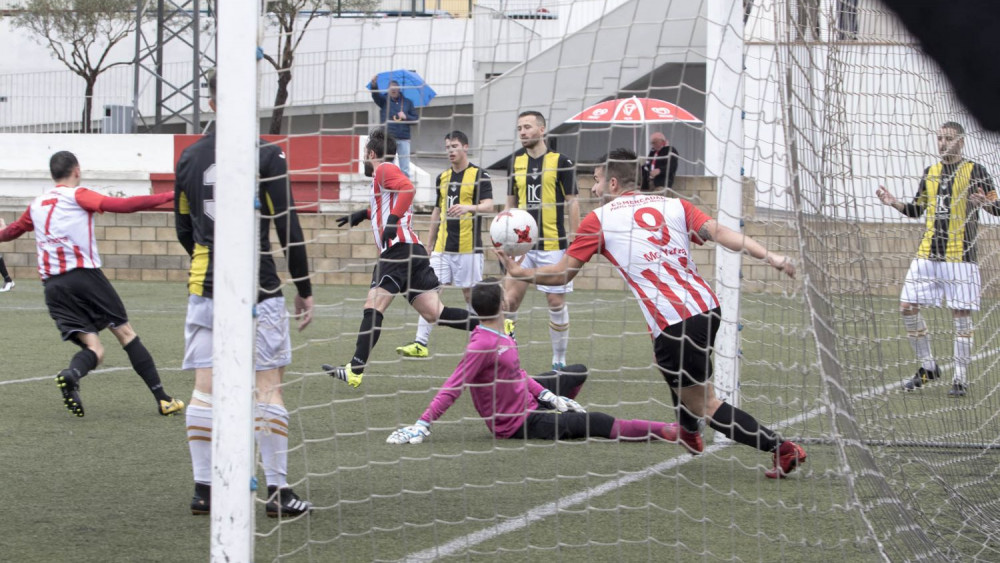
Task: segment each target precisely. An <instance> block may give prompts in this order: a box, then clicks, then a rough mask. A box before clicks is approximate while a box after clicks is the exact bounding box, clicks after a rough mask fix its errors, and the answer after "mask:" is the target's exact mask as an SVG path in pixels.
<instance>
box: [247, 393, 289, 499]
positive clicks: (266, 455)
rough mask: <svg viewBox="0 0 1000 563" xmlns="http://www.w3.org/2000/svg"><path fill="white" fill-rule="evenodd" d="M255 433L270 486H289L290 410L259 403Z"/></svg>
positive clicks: (265, 475)
mask: <svg viewBox="0 0 1000 563" xmlns="http://www.w3.org/2000/svg"><path fill="white" fill-rule="evenodd" d="M254 434H255V436H256V438H257V446H258V447H260V460H261V464H262V465H263V466H264V478H265V479H267V484H268V486H274V487H278V488H282V487H287V486H288V411H287V410H285V407H283V406H281V405H272V404H264V403H257V412H256V417H255V418H254Z"/></svg>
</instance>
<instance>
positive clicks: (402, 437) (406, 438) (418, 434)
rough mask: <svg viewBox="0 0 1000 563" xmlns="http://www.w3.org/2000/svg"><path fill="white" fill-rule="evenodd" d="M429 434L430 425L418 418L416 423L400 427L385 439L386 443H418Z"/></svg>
mask: <svg viewBox="0 0 1000 563" xmlns="http://www.w3.org/2000/svg"><path fill="white" fill-rule="evenodd" d="M430 435H431V425H430V423H428V422H426V421H424V420H418V421H417V422H416V424H414V425H412V426H407V427H405V428H400V429H399V430H396V431H395V432H393V433H392V434H389V437H388V438H386V439H385V443H387V444H396V445H399V444H419V443H421V442H423V441H424V438H426V437H428V436H430Z"/></svg>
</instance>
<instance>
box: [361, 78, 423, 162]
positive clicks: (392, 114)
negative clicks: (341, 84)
mask: <svg viewBox="0 0 1000 563" xmlns="http://www.w3.org/2000/svg"><path fill="white" fill-rule="evenodd" d="M368 89H369V90H371V91H372V100H373V101H374V102H375V105H377V106H378V107H379V123H381V124H385V125H386V126H387V127H388V130H389V133H390V134H392V136H393V137H395V138H396V156H398V157H399V168H400V170H402V171H403V173H404V174H406V175H407V177H409V175H410V122H413V121H417V120H418V119H419V117H418V116H417V112H416V109H415V108H414V105H413V102H412V101H411V100H410V99H409V98H407V97H406V96H404V95H403V93H402V89H401V88H400V84H399V82H397V81H396V80H390V81H389V90H388V95H386V94H385V93H383V92H382V90H380V89H379V86H378V75H377V74H376V75H375V76H372V79H371V82H369V83H368Z"/></svg>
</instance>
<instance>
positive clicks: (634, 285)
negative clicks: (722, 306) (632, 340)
mask: <svg viewBox="0 0 1000 563" xmlns="http://www.w3.org/2000/svg"><path fill="white" fill-rule="evenodd" d="M709 220H710V217H709V216H708V215H705V213H703V212H702V211H701V210H700V209H698V208H697V207H695V206H694V205H691V204H690V203H688V202H687V201H684V200H681V199H677V198H671V197H665V196H662V195H655V194H643V193H635V192H629V193H625V194H622V195H621V196H619V197H618V198H616V199H615V200H614V201H611V202H609V203H607V204H605V205H603V206H601V207H599V208H597V209H595V210H594V211H592V212H590V213H589V214H588V215H587V217H586V218H584V220H583V221H581V222H580V230H579V232H578V233H577V235H576V239H574V240H573V243H572V244H571V245H570V247H569V250H567V253H568V254H569V255H570V256H572V257H573V258H576V259H577V260H580V261H581V262H588V261H590V259H591V258H593V256H594V255H595V254H600V255H601V256H604V257H605V258H607V259H608V261H609V262H611V264H612V265H613V266H614V267H615V268H617V269H618V273H619V274H620V275H621V276H622V278H624V279H625V282H626V283H627V284H628V286H629V288H630V289H631V290H632V293H633V294H634V295H635V297H636V299H637V300H638V301H639V308H640V309H642V314H643V316H644V317H645V318H646V324H648V325H649V330H650V332H652V333H653V337H654V338H655V337H657V336H659V335H660V333H661V332H662V331H663V330H664V329H665V328H666V327H668V326H670V325H673V324H676V323H679V322H681V321H683V320H684V319H687V318H688V317H692V316H694V315H698V314H701V313H704V312H706V311H710V310H712V309H714V308H716V307H718V306H719V299H718V298H717V297H716V296H715V293H714V292H713V291H712V289H711V288H710V287H709V285H708V283H706V282H705V279H704V278H702V277H701V274H699V273H698V268H697V266H696V265H695V263H694V261H692V260H691V242H694V243H696V244H699V245H700V244H702V243H703V241H702V240H701V239H700V238H698V236H697V235H695V234H694V233H697V232H698V230H699V229H701V227H702V225H704V224H705V223H706V222H707V221H709Z"/></svg>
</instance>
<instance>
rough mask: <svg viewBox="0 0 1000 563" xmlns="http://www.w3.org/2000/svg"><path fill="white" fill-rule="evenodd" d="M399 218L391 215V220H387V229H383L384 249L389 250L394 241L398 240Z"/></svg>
mask: <svg viewBox="0 0 1000 563" xmlns="http://www.w3.org/2000/svg"><path fill="white" fill-rule="evenodd" d="M398 224H399V216H398V215H389V218H388V219H386V220H385V228H384V229H382V249H383V250H385V249H387V248H389V244H390V243H391V242H392V239H394V238H396V231H397V230H398V228H399V227H398Z"/></svg>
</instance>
